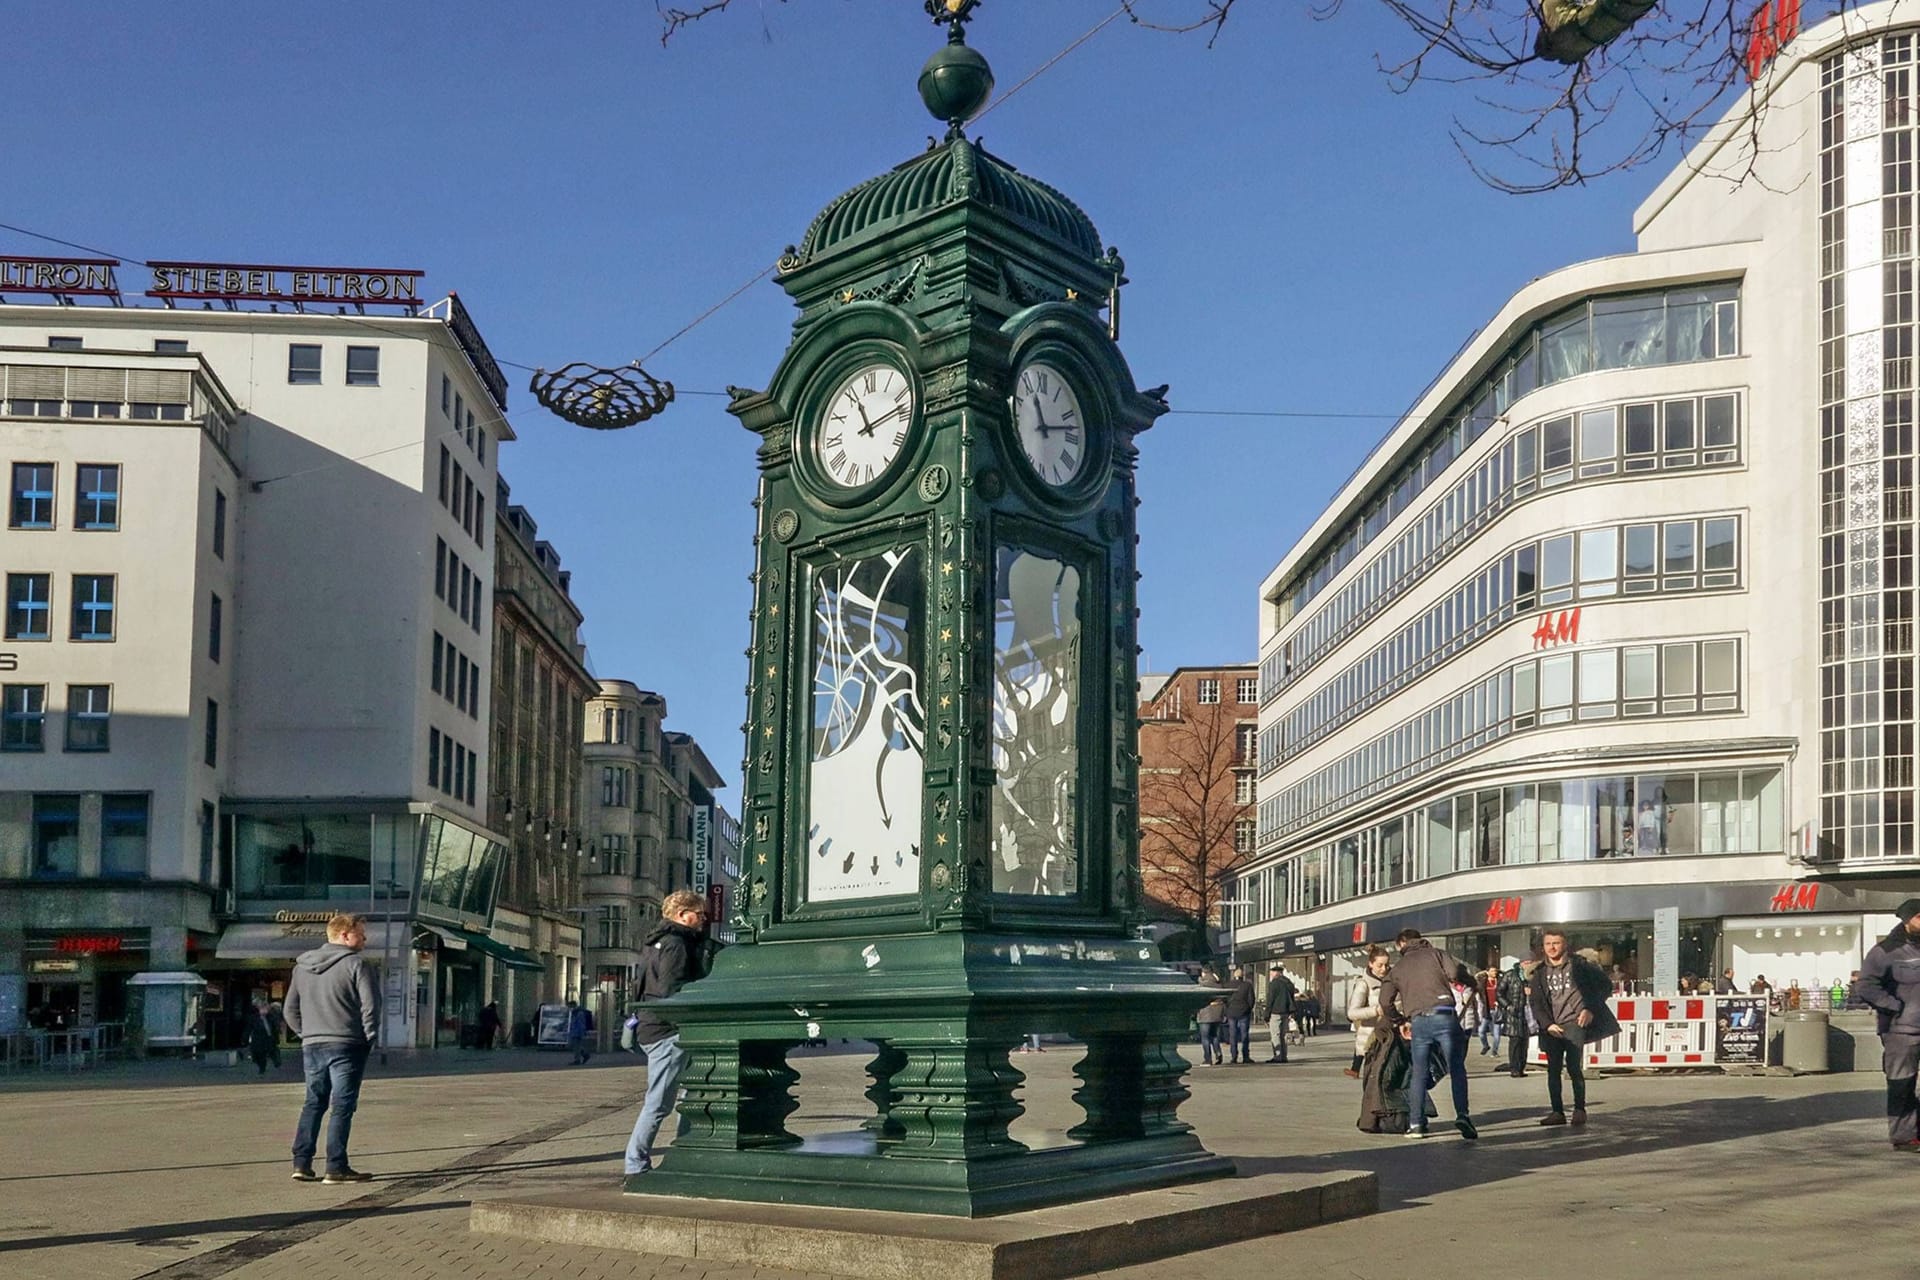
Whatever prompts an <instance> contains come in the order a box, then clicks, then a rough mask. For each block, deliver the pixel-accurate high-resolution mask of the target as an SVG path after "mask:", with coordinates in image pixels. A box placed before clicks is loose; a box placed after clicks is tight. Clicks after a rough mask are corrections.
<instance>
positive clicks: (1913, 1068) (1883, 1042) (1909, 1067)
mask: <svg viewBox="0 0 1920 1280" xmlns="http://www.w3.org/2000/svg"><path fill="white" fill-rule="evenodd" d="M1897 910H1898V914H1899V916H1900V923H1899V924H1897V925H1895V926H1894V927H1893V930H1892V932H1890V933H1888V934H1887V936H1886V937H1884V938H1882V939H1881V940H1880V941H1878V942H1876V943H1874V944H1873V949H1872V950H1871V951H1868V952H1867V959H1866V963H1865V964H1863V965H1861V967H1860V980H1859V981H1858V982H1856V983H1854V984H1853V987H1854V991H1855V992H1856V993H1857V994H1858V995H1859V998H1860V999H1862V1000H1864V1001H1866V1002H1867V1003H1868V1004H1869V1005H1871V1006H1873V1009H1874V1012H1875V1014H1876V1016H1875V1018H1874V1023H1875V1027H1876V1029H1877V1030H1878V1031H1879V1033H1880V1070H1881V1071H1882V1072H1883V1073H1884V1074H1885V1075H1886V1077H1887V1139H1888V1141H1890V1142H1892V1143H1893V1149H1894V1150H1895V1151H1916V1150H1920V1102H1917V1101H1916V1100H1915V1096H1914V1079H1915V1076H1916V1075H1917V1074H1920V898H1908V899H1907V900H1906V901H1905V902H1903V903H1901V904H1900V906H1899V907H1898V909H1897Z"/></svg>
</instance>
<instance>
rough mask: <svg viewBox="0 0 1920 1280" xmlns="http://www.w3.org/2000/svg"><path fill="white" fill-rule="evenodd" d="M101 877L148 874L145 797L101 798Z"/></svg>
mask: <svg viewBox="0 0 1920 1280" xmlns="http://www.w3.org/2000/svg"><path fill="white" fill-rule="evenodd" d="M100 874H101V875H103V876H144V875H146V874H147V797H146V796H145V795H112V794H108V795H105V796H102V797H101V798H100Z"/></svg>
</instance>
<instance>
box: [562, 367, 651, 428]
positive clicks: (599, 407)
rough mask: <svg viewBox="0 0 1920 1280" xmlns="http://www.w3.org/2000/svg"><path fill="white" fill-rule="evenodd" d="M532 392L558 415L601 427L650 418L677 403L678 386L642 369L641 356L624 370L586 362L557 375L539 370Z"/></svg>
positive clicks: (577, 424) (625, 424) (567, 368)
mask: <svg viewBox="0 0 1920 1280" xmlns="http://www.w3.org/2000/svg"><path fill="white" fill-rule="evenodd" d="M527 390H529V391H531V392H532V393H533V398H534V399H536V400H538V401H539V402H540V403H541V405H542V406H544V407H545V408H547V409H548V410H550V411H551V412H553V413H554V414H556V415H558V416H559V417H562V418H565V419H566V420H567V421H568V422H571V423H573V424H575V425H576V426H582V427H591V428H592V429H593V430H595V431H615V430H618V429H619V428H621V427H631V426H633V425H634V424H636V423H640V422H645V421H646V420H647V419H648V418H651V417H653V416H654V415H655V414H657V413H659V412H660V411H661V410H662V409H665V408H666V407H667V406H668V405H669V404H671V403H672V402H673V384H672V383H671V382H662V381H660V380H659V379H658V378H656V377H654V376H653V375H652V374H650V373H648V372H647V371H646V370H645V369H642V368H641V367H640V362H639V361H638V360H635V361H634V362H633V363H632V364H629V365H625V366H623V367H621V368H618V369H603V368H600V367H599V366H598V365H591V364H586V363H584V362H582V361H575V362H574V363H572V364H570V365H567V366H566V367H565V368H562V369H557V370H555V371H554V372H552V373H548V372H547V371H546V370H545V369H537V370H535V371H534V375H533V381H532V382H531V383H529V384H528V386H527Z"/></svg>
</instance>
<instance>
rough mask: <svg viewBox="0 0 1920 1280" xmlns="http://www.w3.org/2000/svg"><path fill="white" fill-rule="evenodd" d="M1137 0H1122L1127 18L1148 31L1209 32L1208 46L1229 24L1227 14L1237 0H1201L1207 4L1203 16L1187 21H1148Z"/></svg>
mask: <svg viewBox="0 0 1920 1280" xmlns="http://www.w3.org/2000/svg"><path fill="white" fill-rule="evenodd" d="M1135 2H1136V0H1120V7H1121V8H1122V9H1125V10H1126V11H1127V19H1128V20H1129V21H1130V22H1132V23H1133V24H1134V25H1135V26H1137V27H1144V28H1146V29H1147V30H1148V31H1165V32H1168V33H1169V34H1172V35H1186V34H1187V33H1188V32H1190V31H1205V32H1206V33H1207V48H1209V49H1211V48H1213V44H1214V41H1216V40H1218V39H1219V38H1220V28H1222V27H1224V26H1226V25H1227V15H1228V14H1230V13H1232V12H1233V6H1234V4H1235V3H1236V0H1201V3H1203V4H1204V5H1205V6H1206V10H1207V11H1206V14H1205V16H1203V17H1199V18H1194V19H1192V20H1191V21H1187V22H1171V23H1169V22H1148V21H1147V20H1146V19H1145V18H1143V17H1141V16H1140V14H1139V13H1138V12H1137V11H1136V10H1135V9H1134V7H1133V6H1134V4H1135Z"/></svg>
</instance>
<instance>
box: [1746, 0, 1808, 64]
mask: <svg viewBox="0 0 1920 1280" xmlns="http://www.w3.org/2000/svg"><path fill="white" fill-rule="evenodd" d="M1799 34H1800V0H1777V3H1775V2H1773V0H1769V2H1768V3H1765V4H1762V5H1761V6H1760V7H1759V8H1758V9H1755V10H1754V11H1753V25H1752V30H1751V32H1750V34H1749V35H1748V37H1747V79H1749V80H1758V79H1759V78H1760V76H1761V73H1762V72H1764V71H1765V70H1766V69H1767V64H1768V63H1770V62H1772V61H1773V57H1774V55H1775V54H1777V53H1779V52H1780V50H1782V49H1784V48H1786V46H1787V45H1788V44H1789V43H1790V42H1791V41H1792V40H1793V38H1794V37H1795V36H1797V35H1799Z"/></svg>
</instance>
